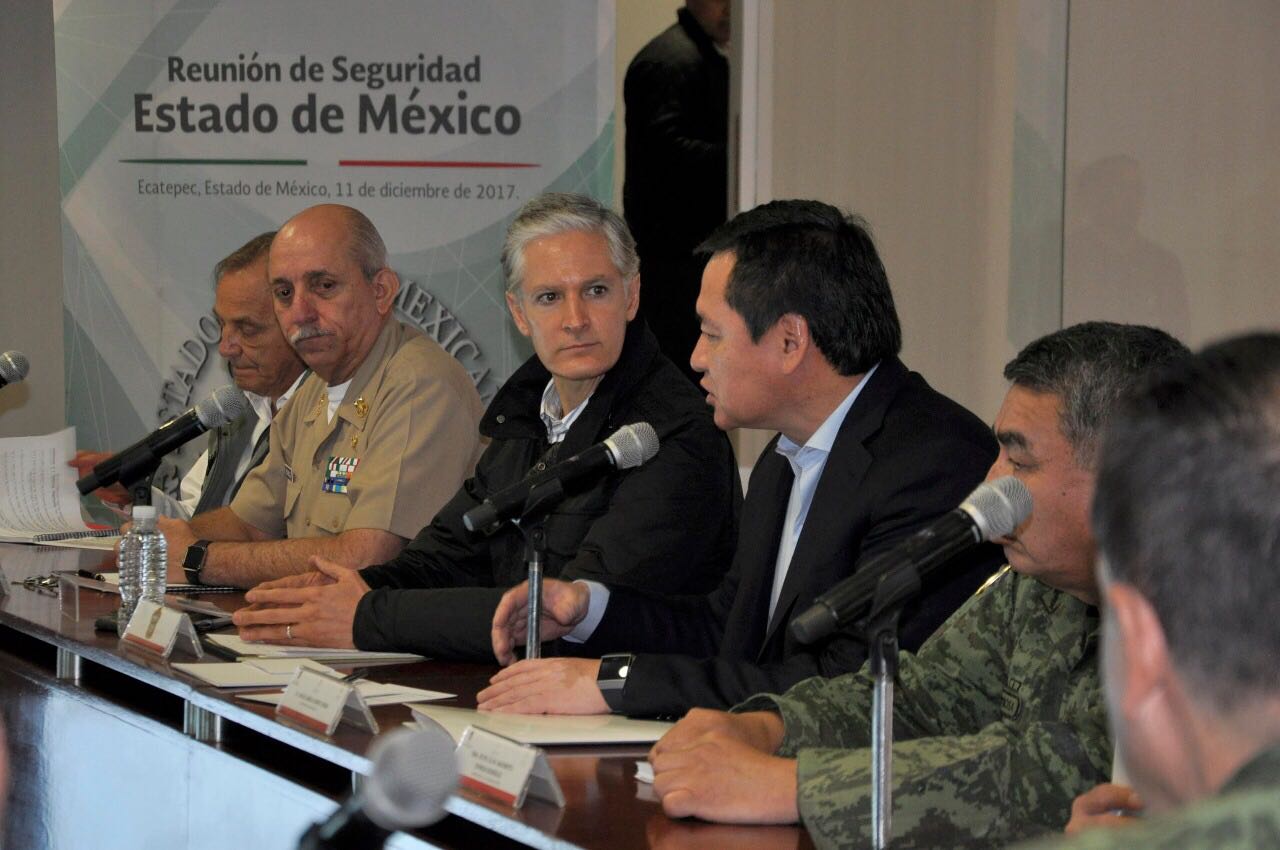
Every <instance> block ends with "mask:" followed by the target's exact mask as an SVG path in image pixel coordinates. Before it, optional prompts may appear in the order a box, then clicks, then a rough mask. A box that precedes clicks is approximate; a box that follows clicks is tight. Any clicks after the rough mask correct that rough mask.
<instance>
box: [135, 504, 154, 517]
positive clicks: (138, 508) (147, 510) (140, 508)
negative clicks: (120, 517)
mask: <svg viewBox="0 0 1280 850" xmlns="http://www.w3.org/2000/svg"><path fill="white" fill-rule="evenodd" d="M133 518H134V520H140V519H155V518H156V506H155V505H134V506H133Z"/></svg>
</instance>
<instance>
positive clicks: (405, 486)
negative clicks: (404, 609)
mask: <svg viewBox="0 0 1280 850" xmlns="http://www.w3.org/2000/svg"><path fill="white" fill-rule="evenodd" d="M267 272H268V277H269V284H268V285H269V287H270V292H271V295H272V299H273V303H274V308H275V316H276V320H277V321H278V323H279V326H280V329H281V330H282V331H283V332H284V335H285V338H286V339H287V340H288V341H289V344H290V345H291V346H293V348H294V349H295V350H296V351H297V352H298V355H299V356H300V357H301V358H302V360H303V362H304V363H306V364H307V366H308V367H310V369H311V374H310V375H309V376H308V377H307V379H306V380H305V381H304V382H303V384H302V386H300V387H299V388H298V389H297V391H296V392H295V394H294V397H293V398H292V400H291V401H290V403H289V404H288V405H286V406H285V408H284V409H283V410H282V411H281V413H280V415H279V416H278V417H277V419H276V421H275V424H274V426H273V427H272V429H271V443H270V449H269V451H268V454H267V459H266V460H265V461H264V462H263V463H262V464H261V465H260V466H259V467H257V468H256V469H255V470H254V471H253V472H251V473H250V474H249V476H248V478H246V479H245V482H244V484H243V485H242V486H241V488H240V491H239V492H238V493H237V494H236V497H235V499H234V500H232V502H231V504H230V506H228V507H225V508H220V509H218V510H215V511H210V512H208V513H204V514H201V515H199V516H197V517H195V518H194V519H192V520H191V521H190V522H184V521H181V520H166V519H161V521H160V523H159V525H160V528H161V530H162V531H163V532H164V534H165V537H166V538H167V539H168V541H169V558H170V581H190V582H203V583H206V584H235V585H239V586H242V587H249V586H252V585H254V584H257V583H258V582H261V581H265V580H268V579H274V578H279V577H281V576H285V575H290V574H294V573H301V572H304V571H307V570H309V569H312V568H314V566H313V559H315V558H317V557H319V556H323V558H324V559H328V561H327V562H328V563H336V564H341V565H343V566H345V567H363V566H367V565H369V564H374V563H380V562H382V561H385V560H387V559H388V558H390V557H392V556H394V555H395V554H396V553H398V552H399V551H400V550H401V549H402V548H403V546H404V544H405V542H406V541H407V540H408V539H410V538H412V537H413V535H414V534H415V533H416V532H417V530H418V529H419V528H421V527H422V524H423V523H424V522H426V521H427V519H429V518H430V517H431V516H432V514H434V512H435V511H436V509H437V508H439V507H440V506H441V505H443V504H444V502H445V500H446V499H447V498H448V495H449V493H451V492H452V491H453V490H454V489H455V488H456V487H457V486H458V484H459V483H460V482H461V481H462V480H463V479H465V477H466V476H467V475H468V474H469V473H470V472H471V469H472V466H473V465H474V462H475V458H476V456H477V454H478V438H477V435H476V425H477V423H478V422H479V419H480V414H481V412H482V411H481V404H480V397H479V395H478V394H477V393H476V390H475V387H474V385H473V384H472V382H471V379H470V378H469V377H468V375H467V372H466V370H465V369H463V367H462V365H461V364H459V363H458V362H457V361H456V360H454V359H453V358H452V357H450V356H449V355H448V354H447V353H446V352H445V351H444V349H442V348H441V347H440V346H439V345H437V344H436V343H435V342H433V341H432V340H430V339H428V338H427V337H426V336H424V335H423V334H421V333H420V332H418V331H416V330H413V329H411V328H409V327H408V326H406V325H403V324H401V323H400V322H398V321H396V320H395V319H394V318H392V315H391V314H392V308H393V305H394V304H395V297H396V293H397V292H398V291H399V288H400V280H399V278H398V277H397V276H396V273H395V272H394V271H392V270H391V269H390V268H388V266H387V250H386V247H385V246H384V245H383V242H382V237H381V236H380V235H379V234H378V231H377V230H376V229H375V228H374V226H373V224H372V223H371V222H370V221H369V219H368V218H366V217H365V216H364V215H363V214H362V213H360V212H359V211H358V210H355V209H352V208H351V207H344V206H338V205H334V204H325V205H322V206H316V207H311V208H310V209H307V210H303V211H302V212H301V213H299V214H298V215H296V216H294V217H293V218H292V219H290V220H289V221H288V222H286V223H285V225H284V226H283V227H281V228H280V231H279V233H277V234H276V237H275V239H274V240H273V241H272V243H271V249H270V254H269V256H268V260H267ZM290 625H291V624H290V622H288V621H285V622H282V624H281V631H282V632H283V633H284V635H285V636H288V635H289V632H290Z"/></svg>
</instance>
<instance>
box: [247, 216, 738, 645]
mask: <svg viewBox="0 0 1280 850" xmlns="http://www.w3.org/2000/svg"><path fill="white" fill-rule="evenodd" d="M502 262H503V270H504V272H505V274H506V277H507V282H508V291H507V303H508V306H509V307H510V309H511V315H512V318H513V319H514V320H515V323H516V327H517V328H518V329H519V330H520V332H521V333H522V334H524V335H525V336H527V337H529V338H530V339H531V340H532V342H533V347H534V350H535V352H536V354H537V356H535V357H532V358H530V359H529V360H528V361H527V362H526V363H525V364H524V365H523V366H521V367H520V368H519V369H518V370H517V371H516V372H515V373H514V374H513V375H512V376H511V377H510V379H508V381H507V382H506V384H505V385H504V386H503V387H502V389H500V390H499V391H498V394H497V395H496V396H495V397H494V400H493V402H492V403H491V404H490V406H489V409H488V411H487V412H486V414H485V417H484V419H483V420H482V421H481V423H480V431H481V433H482V434H483V435H484V436H485V437H487V438H488V439H489V440H490V444H489V447H488V448H487V449H486V450H485V453H484V455H483V456H482V457H481V458H480V461H479V463H478V465H477V467H476V472H475V475H474V477H472V478H470V479H468V480H467V481H466V483H465V484H464V485H463V487H462V489H461V490H459V491H458V493H457V494H456V495H455V496H454V497H453V499H452V500H451V501H450V502H449V503H448V504H446V505H445V507H444V508H443V509H441V511H440V512H439V513H438V514H437V515H436V517H435V519H434V520H433V521H432V523H431V524H430V525H429V526H427V527H426V528H424V529H423V530H422V531H421V532H420V533H419V534H418V536H417V537H416V538H415V539H414V540H413V541H412V542H411V543H410V544H409V545H408V546H407V547H406V548H405V549H404V550H403V552H402V553H401V554H400V555H399V556H397V557H396V558H395V560H393V561H391V562H390V563H387V564H383V565H380V566H373V567H368V568H366V569H364V570H361V571H359V572H357V571H354V570H347V569H344V568H342V567H339V566H337V565H334V564H331V563H329V562H326V561H323V560H319V559H317V562H316V567H317V571H316V572H313V573H310V574H309V575H307V576H303V577H298V578H292V579H282V580H280V581H277V582H271V583H269V584H264V585H261V586H260V587H258V588H256V589H255V590H253V591H251V592H250V593H249V595H248V599H249V601H250V602H253V603H258V605H256V606H255V610H249V611H245V612H243V613H241V614H237V617H236V622H237V623H238V624H239V625H240V626H241V634H242V636H244V637H245V638H247V639H263V640H278V639H279V638H280V634H279V632H280V626H279V625H278V624H279V623H280V622H291V623H297V625H294V626H292V629H291V635H289V636H287V637H289V638H292V641H293V642H296V643H301V644H313V645H325V646H328V645H333V646H352V645H354V646H357V647H359V648H361V649H376V650H410V651H415V652H421V653H424V654H429V655H432V656H435V657H451V658H476V659H490V658H492V654H491V644H490V641H489V623H490V619H491V616H492V613H493V609H494V607H495V606H496V605H497V602H498V599H499V598H500V597H501V595H502V592H503V590H504V589H505V588H508V587H510V586H511V585H513V584H515V583H517V582H519V581H520V580H521V579H522V578H523V577H524V576H525V557H524V555H525V552H524V539H523V537H522V536H521V533H520V531H519V529H517V528H516V527H514V526H513V525H511V524H510V523H507V524H504V525H503V526H502V527H501V528H500V529H499V530H498V531H497V532H496V533H494V534H493V535H492V536H490V537H487V538H486V537H483V536H480V535H473V534H471V533H470V532H468V531H467V530H466V528H465V527H464V526H463V523H462V516H463V514H465V513H466V512H467V511H468V510H469V509H470V508H472V507H474V506H476V505H478V504H480V503H481V502H482V501H483V500H484V499H485V498H486V496H487V495H489V494H490V493H493V492H495V491H496V490H500V489H502V488H504V487H507V486H510V485H512V484H515V483H517V482H518V481H520V480H521V479H522V478H524V477H525V476H526V475H527V474H529V473H530V472H537V471H541V470H543V469H545V468H546V467H548V466H550V465H552V464H554V463H555V462H556V461H557V460H562V459H565V458H568V457H570V456H572V455H573V454H575V453H577V452H580V451H582V450H583V449H585V448H588V447H589V446H591V445H593V444H595V443H597V442H599V441H601V440H603V439H605V438H606V437H608V436H609V435H610V434H612V433H613V432H614V431H615V430H617V429H618V428H619V427H621V426H623V425H626V424H630V423H634V422H648V423H649V424H651V425H652V426H653V427H654V429H655V430H656V431H657V433H658V436H659V439H660V441H661V445H660V448H659V450H658V454H657V455H656V456H655V457H654V458H653V459H652V460H650V461H649V462H648V463H646V464H644V465H642V466H640V467H637V468H635V469H630V470H627V471H625V472H621V473H617V474H613V475H609V476H607V477H605V478H603V479H601V480H598V481H596V482H594V483H586V484H581V485H577V486H572V485H571V486H570V487H568V488H567V489H568V492H567V496H566V498H565V499H564V501H562V502H561V503H560V504H559V505H558V506H556V508H555V509H554V510H553V511H552V513H551V514H550V516H549V517H548V518H547V519H546V524H545V530H546V540H547V556H546V565H545V571H546V574H547V575H550V576H556V575H559V576H562V577H564V578H567V579H577V578H589V579H595V580H599V581H607V582H609V583H610V584H611V585H618V586H623V587H636V588H649V589H652V590H655V591H658V592H665V593H677V592H697V591H705V590H708V589H710V588H711V587H714V586H715V585H716V583H717V582H718V581H719V579H720V578H721V576H722V575H723V573H724V570H725V568H726V567H727V566H728V564H729V561H730V558H731V557H732V551H733V543H734V539H735V536H736V531H737V525H736V519H737V509H738V506H739V503H740V501H741V488H740V486H739V484H738V480H737V469H736V466H735V463H734V458H733V452H732V449H731V448H730V446H729V442H728V440H727V439H726V438H725V436H724V434H722V433H720V432H719V431H718V430H717V429H716V427H715V425H714V424H713V422H712V421H711V416H710V415H709V412H708V411H707V409H706V406H705V404H704V403H703V401H702V398H701V396H700V395H699V394H698V391H697V390H696V389H695V388H694V387H692V386H690V385H689V382H688V381H687V380H685V379H684V378H683V377H682V376H681V375H680V373H679V371H678V370H677V369H676V368H675V366H674V365H672V363H671V361H669V360H668V359H667V358H666V357H664V356H663V355H662V354H661V353H660V352H659V351H658V347H657V344H656V342H655V341H654V339H653V335H652V334H651V333H649V331H648V330H647V329H646V328H645V325H644V323H643V321H630V320H631V319H633V318H634V317H635V315H636V308H637V305H638V301H639V296H640V279H639V276H638V273H637V271H638V260H637V259H636V254H635V246H634V242H633V241H632V240H631V237H630V234H629V233H628V231H627V228H626V225H625V223H623V221H622V220H621V218H619V217H618V216H617V215H616V214H615V213H613V212H611V211H609V210H607V209H605V208H604V207H602V206H601V205H600V204H598V203H597V202H595V201H593V200H591V199H589V198H585V197H582V196H578V195H561V194H548V195H543V196H540V197H539V198H536V199H534V200H533V201H530V202H529V203H528V204H526V205H525V207H524V208H523V209H522V210H521V211H520V213H519V214H518V215H517V217H516V219H515V221H514V222H513V223H512V225H511V228H510V230H509V231H508V234H507V240H506V245H505V246H504V249H503V259H502ZM290 605H301V606H302V607H301V608H299V609H281V608H280V607H278V606H290ZM282 618H284V619H282Z"/></svg>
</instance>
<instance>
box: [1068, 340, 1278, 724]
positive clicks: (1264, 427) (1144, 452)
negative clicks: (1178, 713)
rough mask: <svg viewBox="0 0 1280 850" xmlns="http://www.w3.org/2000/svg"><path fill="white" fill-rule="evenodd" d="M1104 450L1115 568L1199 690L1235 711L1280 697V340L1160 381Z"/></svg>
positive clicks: (1178, 366)
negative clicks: (1147, 606)
mask: <svg viewBox="0 0 1280 850" xmlns="http://www.w3.org/2000/svg"><path fill="white" fill-rule="evenodd" d="M1100 455H1101V458H1100V464H1099V465H1100V471H1099V475H1098V485H1097V495H1096V496H1095V498H1094V504H1093V527H1094V532H1095V535H1096V537H1097V539H1098V542H1099V544H1100V548H1101V551H1102V553H1103V556H1104V558H1105V560H1106V564H1107V566H1108V571H1109V573H1110V575H1111V576H1112V577H1113V578H1114V579H1115V580H1117V581H1121V582H1124V583H1126V584H1130V585H1132V586H1133V587H1135V588H1137V590H1138V591H1139V592H1140V593H1141V594H1142V595H1143V596H1144V597H1146V598H1147V600H1148V601H1149V602H1150V603H1151V605H1152V606H1153V607H1154V608H1155V611H1156V615H1157V616H1158V617H1159V619H1160V623H1161V626H1162V627H1163V629H1164V633H1165V637H1166V639H1167V641H1168V646H1169V650H1170V653H1171V655H1172V657H1173V660H1174V664H1175V665H1176V667H1177V668H1178V670H1179V671H1180V672H1181V673H1182V674H1183V675H1184V676H1186V677H1187V678H1188V682H1189V684H1190V685H1191V686H1192V687H1193V689H1194V691H1195V693H1197V694H1198V695H1199V696H1198V698H1201V699H1206V700H1207V701H1208V702H1209V704H1211V705H1215V706H1218V707H1219V708H1222V709H1230V708H1232V707H1233V706H1235V705H1238V704H1240V703H1241V702H1244V701H1247V700H1250V699H1252V698H1256V697H1260V696H1267V695H1270V696H1272V697H1274V696H1275V695H1276V694H1277V693H1280V680H1277V679H1276V658H1277V657H1280V334H1275V333H1265V334H1254V335H1249V336H1241V337H1236V338H1233V339H1229V340H1226V341H1224V342H1220V343H1218V344H1216V345H1211V346H1209V347H1208V348H1206V349H1204V351H1202V352H1201V353H1199V354H1197V355H1195V356H1194V357H1189V358H1186V359H1184V360H1182V361H1180V362H1178V363H1175V364H1171V365H1170V366H1168V367H1166V368H1164V369H1162V370H1160V371H1158V372H1157V373H1155V374H1154V375H1152V376H1150V378H1149V379H1148V380H1147V381H1146V382H1144V383H1143V384H1142V385H1140V387H1139V388H1138V389H1136V390H1135V392H1134V393H1133V394H1132V395H1131V396H1130V397H1129V398H1128V399H1126V400H1125V403H1124V404H1123V405H1122V406H1121V408H1120V409H1119V410H1118V411H1117V413H1116V416H1115V418H1114V421H1113V422H1112V424H1111V427H1110V429H1109V430H1108V432H1107V435H1106V437H1105V438H1104V440H1103V444H1102V449H1101V453H1100Z"/></svg>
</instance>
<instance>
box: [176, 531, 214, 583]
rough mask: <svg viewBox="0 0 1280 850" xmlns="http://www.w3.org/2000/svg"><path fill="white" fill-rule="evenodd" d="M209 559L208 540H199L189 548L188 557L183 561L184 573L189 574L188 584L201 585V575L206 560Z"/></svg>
mask: <svg viewBox="0 0 1280 850" xmlns="http://www.w3.org/2000/svg"><path fill="white" fill-rule="evenodd" d="M207 557H209V541H208V540H197V541H196V542H195V543H192V544H191V545H190V546H188V547H187V556H186V557H185V558H183V559H182V571H183V572H184V573H186V574H187V584H200V573H201V571H202V570H204V560H205V558H207Z"/></svg>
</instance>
